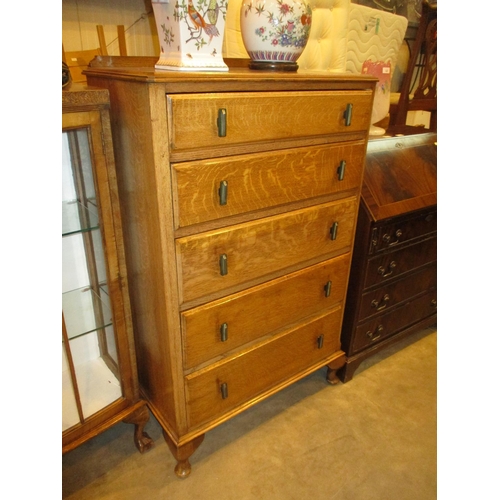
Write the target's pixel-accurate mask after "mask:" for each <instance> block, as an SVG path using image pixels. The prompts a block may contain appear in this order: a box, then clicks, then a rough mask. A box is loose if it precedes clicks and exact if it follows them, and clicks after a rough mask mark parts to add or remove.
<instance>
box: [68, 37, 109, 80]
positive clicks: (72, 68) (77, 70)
mask: <svg viewBox="0 0 500 500" xmlns="http://www.w3.org/2000/svg"><path fill="white" fill-rule="evenodd" d="M62 54H63V56H62V58H63V61H64V62H65V63H66V64H67V65H68V67H69V72H70V73H71V81H72V82H74V83H86V82H87V78H86V76H85V75H83V74H82V71H83V70H84V69H86V68H87V66H88V65H89V64H90V61H92V59H94V57H96V56H100V55H101V49H90V50H79V51H74V52H65V50H64V46H63V49H62Z"/></svg>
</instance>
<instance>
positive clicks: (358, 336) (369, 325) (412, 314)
mask: <svg viewBox="0 0 500 500" xmlns="http://www.w3.org/2000/svg"><path fill="white" fill-rule="evenodd" d="M436 312H437V290H432V291H430V292H428V293H426V294H425V295H423V296H421V297H417V298H416V299H414V300H412V301H411V302H409V303H407V304H404V305H403V306H401V307H398V308H397V309H394V310H393V311H391V312H388V313H386V314H383V315H382V316H377V317H376V318H373V319H372V320H370V321H368V322H366V323H364V324H363V325H360V326H358V327H357V328H356V333H355V338H354V344H353V352H354V353H356V352H358V351H360V350H361V349H364V348H366V347H368V346H369V345H372V344H376V343H377V342H380V341H381V340H383V339H385V338H388V337H390V336H391V335H394V334H396V333H398V332H400V331H401V330H403V329H405V328H407V327H409V326H411V325H413V324H415V323H417V322H418V321H420V320H422V319H424V318H427V317H429V316H432V315H433V314H435V313H436Z"/></svg>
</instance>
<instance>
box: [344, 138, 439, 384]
mask: <svg viewBox="0 0 500 500" xmlns="http://www.w3.org/2000/svg"><path fill="white" fill-rule="evenodd" d="M436 141H437V136H436V134H432V133H428V134H418V135H415V136H405V137H393V138H388V139H386V138H383V139H374V140H370V141H369V143H368V149H367V155H366V166H365V177H364V182H363V189H362V199H361V204H360V208H359V217H358V225H357V228H356V241H355V245H354V252H353V262H352V266H351V274H350V277H349V288H348V292H347V301H346V308H345V314H344V321H343V325H342V349H343V350H344V351H345V352H346V355H347V363H346V365H345V366H344V367H343V368H342V369H341V370H340V371H339V377H340V379H341V380H342V381H343V382H347V381H348V380H350V379H351V378H352V376H353V374H354V372H355V370H356V369H357V368H358V366H359V365H360V363H361V362H362V361H363V360H365V359H366V358H367V357H368V356H370V355H372V354H374V353H375V352H377V351H379V350H380V349H382V348H384V347H386V346H387V345H389V344H391V343H393V342H396V341H398V340H400V339H401V338H402V337H403V336H406V335H408V334H410V333H412V332H415V331H417V330H419V329H422V328H424V327H426V326H429V325H432V324H434V323H435V322H436V319H437V303H436V300H437V298H436V293H437V275H436V266H437V186H436V184H437V146H436Z"/></svg>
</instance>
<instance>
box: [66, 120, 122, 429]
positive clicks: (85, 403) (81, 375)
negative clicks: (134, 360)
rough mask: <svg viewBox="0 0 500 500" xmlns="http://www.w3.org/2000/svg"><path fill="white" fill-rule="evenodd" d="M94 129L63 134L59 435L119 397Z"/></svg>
mask: <svg viewBox="0 0 500 500" xmlns="http://www.w3.org/2000/svg"><path fill="white" fill-rule="evenodd" d="M90 114H92V113H89V115H90ZM96 115H97V116H98V113H96ZM96 123H98V120H96ZM93 128H94V126H90V125H89V126H88V127H85V126H83V127H77V128H72V129H63V132H62V168H63V171H62V173H63V175H62V180H63V186H62V256H63V262H62V266H63V267H62V367H63V371H62V386H63V412H62V413H63V414H62V424H63V425H62V427H63V429H62V430H63V431H65V430H66V429H69V428H70V427H73V426H75V425H78V424H83V423H84V422H85V420H86V419H87V418H88V417H90V416H91V415H94V414H95V413H97V412H98V411H99V410H101V409H103V408H105V407H106V406H108V405H109V404H111V403H113V402H114V401H116V400H117V399H118V398H120V397H121V396H122V389H121V384H120V374H119V368H118V356H117V349H116V339H115V334H114V330H113V314H112V307H111V302H110V297H109V294H108V289H107V267H106V260H105V252H104V247H103V238H102V234H101V221H100V216H99V206H98V196H97V192H96V187H95V182H94V169H95V168H96V165H95V163H96V162H95V159H96V158H100V157H102V151H97V149H100V148H102V145H101V144H100V142H99V140H96V137H93V135H94V136H96V135H97V137H99V134H96V131H95V130H93Z"/></svg>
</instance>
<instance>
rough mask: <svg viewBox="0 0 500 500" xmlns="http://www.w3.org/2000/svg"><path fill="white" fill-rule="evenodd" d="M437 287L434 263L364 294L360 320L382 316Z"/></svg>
mask: <svg viewBox="0 0 500 500" xmlns="http://www.w3.org/2000/svg"><path fill="white" fill-rule="evenodd" d="M436 285H437V265H436V264H435V263H434V264H432V265H430V266H428V267H425V268H423V269H422V270H421V271H419V272H417V273H412V274H410V275H407V276H406V277H404V278H402V279H400V280H398V281H396V282H391V283H389V284H386V285H384V286H382V287H380V288H378V289H376V290H373V291H372V292H368V293H364V294H363V295H362V297H361V306H360V310H359V315H358V317H359V320H360V321H362V320H364V319H365V318H368V317H370V316H373V315H374V314H380V313H381V312H382V311H384V310H386V309H390V308H391V307H393V306H395V305H397V304H399V303H400V302H403V301H405V300H408V299H411V298H412V297H415V296H416V295H418V294H420V293H422V292H425V291H426V290H429V289H430V288H436Z"/></svg>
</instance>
